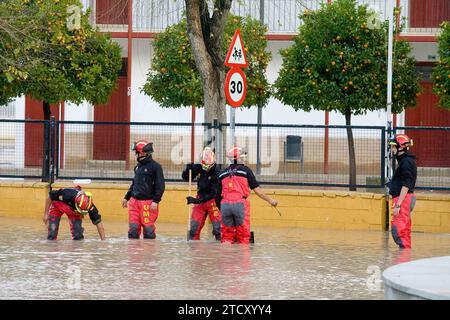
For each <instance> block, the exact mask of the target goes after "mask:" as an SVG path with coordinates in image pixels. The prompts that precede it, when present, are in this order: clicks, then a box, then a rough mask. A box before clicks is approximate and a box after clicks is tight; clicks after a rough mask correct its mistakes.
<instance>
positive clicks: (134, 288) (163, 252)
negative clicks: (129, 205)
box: [0, 217, 450, 300]
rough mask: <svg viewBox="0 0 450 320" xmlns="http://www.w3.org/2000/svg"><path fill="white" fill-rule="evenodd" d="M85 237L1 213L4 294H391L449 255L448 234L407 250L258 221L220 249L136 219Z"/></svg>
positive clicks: (420, 237)
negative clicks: (410, 264) (53, 236)
mask: <svg viewBox="0 0 450 320" xmlns="http://www.w3.org/2000/svg"><path fill="white" fill-rule="evenodd" d="M83 224H84V228H85V240H83V241H72V240H70V235H69V230H68V222H67V220H66V219H65V218H63V220H62V221H61V228H60V233H59V238H58V240H57V241H47V240H46V235H47V234H46V230H45V227H44V225H43V223H42V222H41V221H40V220H38V219H25V218H7V217H0V235H1V239H0V299H170V300H172V299H177V300H178V299H179V300H190V299H233V300H234V299H240V300H246V299H256V300H258V299H270V300H298V299H383V298H384V291H383V290H384V288H383V284H382V282H381V281H378V280H381V273H382V272H383V271H384V270H385V269H386V268H387V267H389V266H392V265H394V264H397V263H400V262H406V261H410V260H416V259H421V258H426V257H435V256H445V255H449V252H450V235H449V234H424V233H413V235H412V241H413V249H412V250H403V251H402V250H399V249H398V248H397V247H396V245H395V244H394V243H393V241H392V239H391V237H390V234H388V233H385V232H379V231H340V230H312V229H300V228H275V229H272V228H269V227H255V228H254V232H255V242H256V243H255V244H254V245H250V246H245V245H233V246H230V245H221V244H220V243H217V242H215V241H214V240H212V239H211V237H210V236H209V235H208V234H207V233H206V231H207V230H206V228H205V229H204V230H203V232H202V236H203V237H204V238H206V239H205V240H200V241H190V242H187V241H186V226H184V225H177V224H163V223H158V222H157V224H156V226H157V238H156V240H128V239H127V237H126V236H127V223H126V221H124V222H118V221H104V224H105V229H106V233H107V237H108V239H107V240H106V241H100V240H99V239H98V235H97V232H96V229H95V227H94V226H93V225H92V224H91V223H90V222H89V221H84V223H83Z"/></svg>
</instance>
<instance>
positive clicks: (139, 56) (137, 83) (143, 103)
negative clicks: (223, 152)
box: [131, 39, 386, 126]
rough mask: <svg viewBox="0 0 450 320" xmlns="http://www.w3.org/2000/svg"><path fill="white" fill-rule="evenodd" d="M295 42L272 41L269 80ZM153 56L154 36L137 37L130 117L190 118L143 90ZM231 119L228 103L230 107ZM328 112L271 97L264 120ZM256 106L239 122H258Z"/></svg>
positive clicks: (300, 119)
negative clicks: (298, 107) (296, 107)
mask: <svg viewBox="0 0 450 320" xmlns="http://www.w3.org/2000/svg"><path fill="white" fill-rule="evenodd" d="M290 45H292V42H290V41H271V42H269V46H268V49H269V50H270V51H271V52H272V61H271V62H270V64H269V66H268V68H267V77H268V80H269V82H270V83H273V82H275V80H276V78H277V76H278V71H279V69H280V68H281V64H282V59H281V55H280V54H279V51H280V50H281V49H284V48H286V47H288V46H290ZM152 56H153V48H152V46H151V40H148V39H135V40H134V41H133V64H132V77H133V78H132V90H131V92H132V96H131V104H132V109H131V121H133V122H134V121H136V122H141V121H145V122H147V121H151V122H153V121H155V122H190V121H191V109H190V108H179V109H167V108H161V107H159V105H158V104H157V103H155V102H154V101H153V100H152V99H151V98H150V97H149V96H147V95H145V94H144V93H142V92H141V89H142V87H143V85H144V84H145V81H146V78H147V73H148V70H149V68H150V64H151V57H152ZM227 114H228V119H229V107H227ZM196 119H197V122H202V121H203V110H202V109H201V108H199V109H197V116H196ZM324 119H325V115H324V112H322V111H311V112H303V111H295V110H294V109H292V108H291V107H289V106H285V105H283V104H282V103H281V102H280V101H278V100H276V99H270V101H269V103H268V105H267V106H266V107H265V108H264V110H263V123H267V124H269V123H274V124H315V125H320V124H324ZM256 121H257V108H256V107H255V108H250V109H247V108H242V109H241V108H239V109H238V110H237V112H236V123H256ZM385 121H386V114H385V113H384V112H370V113H368V114H367V115H364V116H354V117H353V119H352V122H353V124H354V125H381V126H383V125H384V124H385ZM330 124H332V125H340V124H345V118H344V116H343V115H341V114H336V113H334V112H332V113H330Z"/></svg>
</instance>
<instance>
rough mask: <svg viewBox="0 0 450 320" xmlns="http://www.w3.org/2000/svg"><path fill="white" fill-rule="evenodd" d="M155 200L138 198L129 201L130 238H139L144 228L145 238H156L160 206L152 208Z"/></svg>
mask: <svg viewBox="0 0 450 320" xmlns="http://www.w3.org/2000/svg"><path fill="white" fill-rule="evenodd" d="M152 203H153V200H137V199H135V198H133V197H132V198H131V199H130V201H129V202H128V226H129V229H128V238H130V239H139V237H140V236H141V230H143V234H144V239H155V238H156V227H155V221H156V219H158V209H159V207H158V208H156V210H150V205H151V204H152Z"/></svg>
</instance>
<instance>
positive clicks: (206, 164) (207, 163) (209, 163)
mask: <svg viewBox="0 0 450 320" xmlns="http://www.w3.org/2000/svg"><path fill="white" fill-rule="evenodd" d="M201 164H202V168H203V170H205V171H209V170H210V169H211V168H212V167H213V166H214V165H215V164H216V155H215V154H214V151H213V150H212V149H211V148H210V147H206V148H205V149H203V152H202V160H201Z"/></svg>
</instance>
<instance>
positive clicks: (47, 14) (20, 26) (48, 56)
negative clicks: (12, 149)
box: [0, 0, 122, 181]
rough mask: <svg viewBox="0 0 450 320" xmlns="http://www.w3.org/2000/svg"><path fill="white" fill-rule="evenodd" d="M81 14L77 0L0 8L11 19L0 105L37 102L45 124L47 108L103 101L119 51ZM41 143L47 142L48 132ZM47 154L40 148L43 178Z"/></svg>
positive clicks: (17, 0) (23, 1)
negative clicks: (21, 99)
mask: <svg viewBox="0 0 450 320" xmlns="http://www.w3.org/2000/svg"><path fill="white" fill-rule="evenodd" d="M81 8H82V5H81V3H80V1H79V0H45V1H44V0H33V1H32V0H8V1H4V2H2V3H0V12H6V13H7V16H8V17H13V18H12V19H8V20H7V21H6V22H7V24H6V26H8V28H7V29H5V28H3V29H1V30H0V33H1V36H2V38H1V42H0V43H1V44H0V58H1V57H3V58H4V59H2V60H3V63H4V65H3V67H2V69H0V86H2V89H3V90H2V91H0V92H1V93H0V104H4V103H5V102H7V101H8V100H9V99H10V98H12V97H14V96H17V95H20V94H25V95H28V96H31V97H33V98H34V99H36V100H40V101H42V107H43V114H44V119H45V120H49V119H50V115H51V111H50V104H52V103H59V102H61V101H70V102H73V103H76V104H80V103H81V102H82V101H83V100H86V101H88V102H90V103H91V104H103V103H106V102H107V101H108V99H109V96H110V94H111V93H112V91H113V90H114V89H115V87H116V83H117V77H118V75H119V71H120V69H121V66H122V58H121V49H120V46H119V45H118V44H117V43H114V42H113V41H112V40H111V39H110V38H109V37H108V36H105V35H101V34H99V33H97V32H96V30H95V29H94V28H92V26H91V25H90V24H89V12H86V13H83V12H82V11H81ZM5 20H6V19H3V20H2V24H1V25H2V26H5V23H4V22H5ZM44 141H49V136H48V130H44ZM48 151H49V150H48V144H47V143H45V142H44V162H43V166H44V168H43V172H48V166H49V162H48V154H49V152H48ZM43 178H44V179H45V180H46V179H48V177H45V176H44V177H43ZM45 180H44V181H45Z"/></svg>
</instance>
